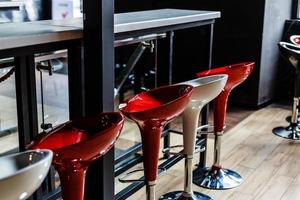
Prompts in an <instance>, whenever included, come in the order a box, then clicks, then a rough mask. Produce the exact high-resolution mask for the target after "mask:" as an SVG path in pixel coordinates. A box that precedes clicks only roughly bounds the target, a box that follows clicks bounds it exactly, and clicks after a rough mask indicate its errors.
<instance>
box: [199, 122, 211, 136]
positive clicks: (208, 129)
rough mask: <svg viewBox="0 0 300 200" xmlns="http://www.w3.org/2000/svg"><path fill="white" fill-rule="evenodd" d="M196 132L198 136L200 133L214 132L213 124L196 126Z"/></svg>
mask: <svg viewBox="0 0 300 200" xmlns="http://www.w3.org/2000/svg"><path fill="white" fill-rule="evenodd" d="M197 133H198V137H200V136H201V135H203V134H204V135H209V134H213V133H214V126H213V125H211V124H206V125H202V126H199V127H198V128H197Z"/></svg>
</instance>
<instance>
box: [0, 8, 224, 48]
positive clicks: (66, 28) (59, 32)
mask: <svg viewBox="0 0 300 200" xmlns="http://www.w3.org/2000/svg"><path fill="white" fill-rule="evenodd" d="M219 17H220V12H218V11H199V10H198V11H196V10H179V9H159V10H149V11H139V12H129V13H120V14H115V22H114V33H115V34H116V33H123V32H130V31H138V30H144V29H149V28H157V27H164V26H170V25H179V24H184V23H190V22H197V21H204V20H211V19H216V18H219ZM82 30H83V21H82V19H81V18H76V19H69V20H59V21H57V20H45V21H36V22H25V23H24V22H23V23H5V24H0V50H4V49H10V48H18V47H24V46H30V45H38V44H45V43H51V42H58V41H65V40H72V39H80V38H82Z"/></svg>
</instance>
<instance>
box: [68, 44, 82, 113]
mask: <svg viewBox="0 0 300 200" xmlns="http://www.w3.org/2000/svg"><path fill="white" fill-rule="evenodd" d="M74 43H75V42H74ZM82 57H83V49H82V43H81V42H80V41H78V43H77V45H76V44H74V46H73V47H70V48H68V79H69V117H70V119H75V118H80V117H82V116H84V107H83V105H84V93H83V91H84V88H83V86H84V82H83V78H84V75H83V63H82V62H83V59H82Z"/></svg>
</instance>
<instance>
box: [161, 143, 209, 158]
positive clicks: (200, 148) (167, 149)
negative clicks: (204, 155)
mask: <svg viewBox="0 0 300 200" xmlns="http://www.w3.org/2000/svg"><path fill="white" fill-rule="evenodd" d="M174 148H183V145H174V146H170V147H168V148H165V149H163V150H162V153H164V154H165V153H168V154H170V155H175V156H178V155H180V156H183V155H184V154H183V152H182V151H181V152H172V151H170V150H171V149H174ZM205 150H206V148H205V146H199V145H196V147H195V153H199V152H204V151H205Z"/></svg>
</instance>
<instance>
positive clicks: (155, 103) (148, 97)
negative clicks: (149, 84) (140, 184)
mask: <svg viewBox="0 0 300 200" xmlns="http://www.w3.org/2000/svg"><path fill="white" fill-rule="evenodd" d="M192 90H193V87H192V86H190V85H172V86H166V87H160V88H156V89H153V90H150V91H148V92H143V93H140V94H138V95H136V96H135V97H133V98H132V99H130V100H129V101H128V102H127V103H122V104H120V106H119V108H120V110H121V112H122V113H123V114H124V115H125V116H127V117H128V118H130V119H132V120H133V121H135V122H136V123H137V125H138V126H139V128H140V132H141V137H142V144H143V162H144V172H145V179H146V190H147V191H146V192H147V200H155V199H156V197H155V185H156V179H157V174H158V158H159V149H160V137H161V133H162V130H163V128H164V126H165V125H166V124H167V123H168V122H169V121H170V120H172V119H173V118H175V117H176V116H178V115H179V114H180V113H181V112H183V110H184V109H185V106H186V105H187V104H188V102H189V99H190V96H191V92H192Z"/></svg>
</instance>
